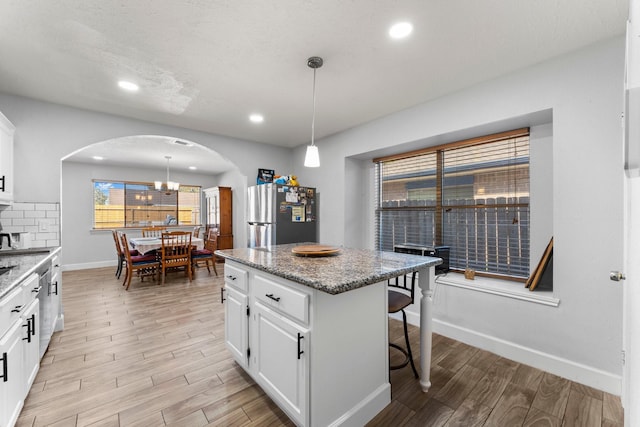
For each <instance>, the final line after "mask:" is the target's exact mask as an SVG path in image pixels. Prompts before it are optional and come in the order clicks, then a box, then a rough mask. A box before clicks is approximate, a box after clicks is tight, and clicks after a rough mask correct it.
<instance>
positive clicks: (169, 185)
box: [154, 156, 180, 191]
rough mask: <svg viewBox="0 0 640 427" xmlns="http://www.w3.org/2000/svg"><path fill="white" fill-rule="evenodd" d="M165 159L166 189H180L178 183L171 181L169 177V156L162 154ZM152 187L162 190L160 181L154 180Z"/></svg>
mask: <svg viewBox="0 0 640 427" xmlns="http://www.w3.org/2000/svg"><path fill="white" fill-rule="evenodd" d="M164 158H165V159H167V182H166V189H167V191H178V190H179V189H180V183H178V182H173V181H171V180H170V179H169V160H171V156H164ZM154 187H155V188H156V190H158V191H160V190H162V181H154Z"/></svg>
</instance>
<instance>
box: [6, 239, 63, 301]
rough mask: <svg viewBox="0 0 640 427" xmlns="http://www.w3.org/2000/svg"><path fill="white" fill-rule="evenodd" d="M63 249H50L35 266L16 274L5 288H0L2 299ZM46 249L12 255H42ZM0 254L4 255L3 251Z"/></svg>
mask: <svg viewBox="0 0 640 427" xmlns="http://www.w3.org/2000/svg"><path fill="white" fill-rule="evenodd" d="M61 250H62V247H61V246H59V247H56V248H55V249H52V250H50V251H49V253H48V255H47V256H46V257H45V258H44V259H42V260H40V262H38V263H35V264H34V265H33V266H31V267H30V268H29V269H27V270H26V271H25V272H23V273H22V274H20V276H16V277H15V278H14V279H13V282H12V283H11V284H10V285H9V286H7V287H6V288H4V289H0V300H1V299H2V298H4V297H5V296H6V295H8V294H9V293H10V292H11V291H12V290H13V289H15V288H16V287H17V286H18V285H19V284H20V283H21V282H22V281H23V280H24V279H26V278H27V277H29V276H30V275H31V274H33V273H34V272H35V271H36V270H37V269H38V268H40V266H42V265H43V264H45V263H47V262H49V261H51V259H52V258H53V257H54V256H55V255H57V254H58V253H59V252H60V251H61ZM44 253H45V251H44V250H43V251H42V252H34V253H32V254H29V253H26V254H12V255H10V256H29V255H32V256H35V255H42V254H44ZM0 255H2V253H0Z"/></svg>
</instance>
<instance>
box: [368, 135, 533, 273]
mask: <svg viewBox="0 0 640 427" xmlns="http://www.w3.org/2000/svg"><path fill="white" fill-rule="evenodd" d="M468 141H471V142H470V143H463V142H460V141H459V142H454V143H451V144H449V145H442V146H438V147H437V149H435V150H432V151H430V150H428V149H425V150H419V151H415V152H412V155H409V156H407V155H404V154H398V155H394V156H389V157H387V158H384V159H378V160H379V161H378V162H376V188H377V189H378V194H377V196H378V198H377V204H376V207H377V209H376V220H377V222H376V241H377V245H378V248H379V249H381V250H394V246H395V245H399V244H407V243H408V244H416V245H421V246H435V245H446V246H449V247H450V256H451V259H450V266H451V268H452V269H461V270H462V269H465V268H472V269H474V270H476V271H478V272H485V273H491V274H498V275H507V276H510V277H527V276H528V275H529V255H530V254H529V240H530V239H529V228H530V221H529V136H528V129H526V132H524V131H523V130H522V129H518V130H515V131H510V132H505V133H502V134H496V135H489V136H487V137H486V138H485V139H483V138H474V139H473V140H468ZM487 141H488V142H487ZM405 154H406V153H405Z"/></svg>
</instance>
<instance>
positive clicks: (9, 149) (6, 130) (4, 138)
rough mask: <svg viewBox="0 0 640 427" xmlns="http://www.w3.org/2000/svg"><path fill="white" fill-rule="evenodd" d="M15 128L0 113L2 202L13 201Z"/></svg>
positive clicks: (0, 192)
mask: <svg viewBox="0 0 640 427" xmlns="http://www.w3.org/2000/svg"><path fill="white" fill-rule="evenodd" d="M14 130H15V128H14V127H13V125H12V124H11V122H9V120H7V118H6V117H4V116H3V115H2V114H1V113H0V204H11V202H13V133H14ZM3 177H4V179H3ZM3 184H4V185H3Z"/></svg>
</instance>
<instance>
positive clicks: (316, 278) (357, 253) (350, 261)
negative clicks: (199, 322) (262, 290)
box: [216, 243, 442, 295]
mask: <svg viewBox="0 0 640 427" xmlns="http://www.w3.org/2000/svg"><path fill="white" fill-rule="evenodd" d="M306 244H308V243H305V245H306ZM297 245H298V244H288V245H277V246H273V247H272V248H271V249H270V250H266V249H250V248H241V249H225V250H218V251H216V255H218V256H221V257H223V258H226V259H229V260H231V261H236V262H238V263H241V264H244V265H247V266H249V267H253V268H256V269H258V270H262V271H264V272H266V273H270V274H273V275H275V276H279V277H283V278H285V279H288V280H291V281H294V282H297V283H300V284H303V285H306V286H309V287H311V288H314V289H318V290H321V291H323V292H326V293H329V294H334V295H335V294H339V293H342V292H347V291H350V290H352V289H357V288H360V287H362V286H367V285H370V284H373V283H378V282H381V281H383V280H387V279H391V278H393V277H397V276H401V275H403V274H406V273H410V272H412V271H416V270H418V269H421V268H425V267H432V266H436V265H439V264H442V259H441V258H434V257H425V256H419V255H407V254H401V253H396V252H383V251H373V250H368V249H353V248H340V252H339V253H338V254H336V255H332V256H326V257H305V256H297V255H294V254H293V253H292V252H291V249H292V248H294V247H295V246H297Z"/></svg>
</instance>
